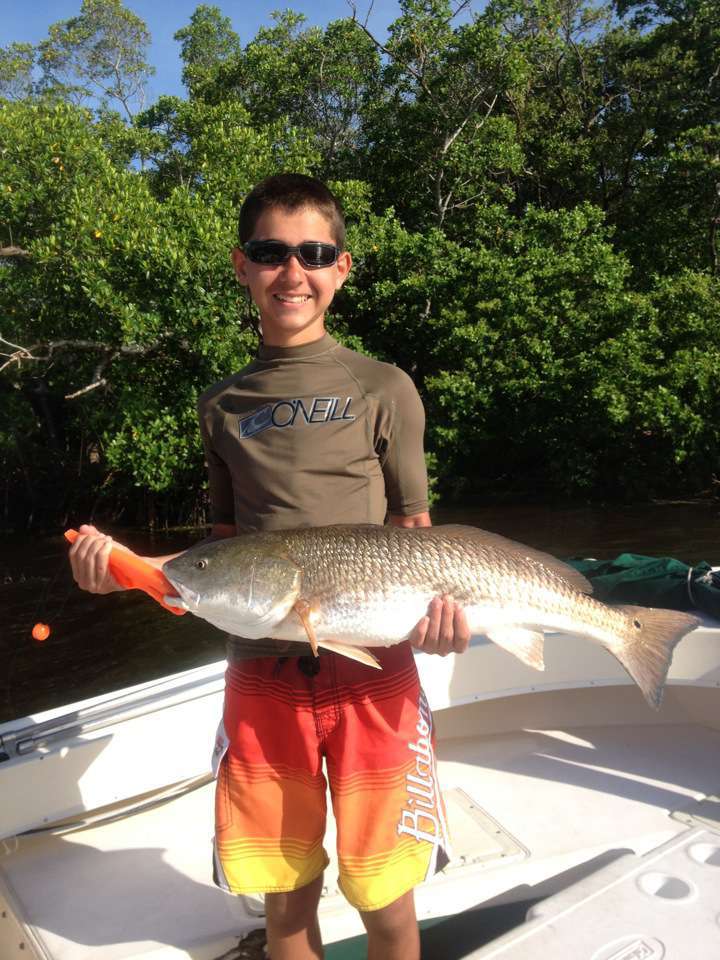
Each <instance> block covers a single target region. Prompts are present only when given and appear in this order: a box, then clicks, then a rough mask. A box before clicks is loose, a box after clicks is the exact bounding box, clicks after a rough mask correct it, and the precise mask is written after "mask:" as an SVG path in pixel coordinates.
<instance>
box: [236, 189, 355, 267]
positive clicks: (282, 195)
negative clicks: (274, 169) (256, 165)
mask: <svg viewBox="0 0 720 960" xmlns="http://www.w3.org/2000/svg"><path fill="white" fill-rule="evenodd" d="M304 207H309V208H310V209H312V210H317V212H318V213H320V214H322V216H323V217H325V219H326V220H327V222H328V223H329V224H330V229H331V231H332V235H333V237H334V239H335V245H336V246H337V247H339V248H340V250H344V249H345V216H344V214H343V209H342V207H341V206H340V202H339V200H338V199H337V197H336V196H335V195H334V194H333V193H332V192H331V191H330V190H329V189H328V188H327V187H326V186H325V184H324V183H323V182H322V181H321V180H317V179H316V178H315V177H308V176H306V175H305V174H303V173H279V174H275V175H274V176H272V177H266V178H265V179H264V180H261V181H260V183H258V184H256V186H254V187H253V189H252V190H251V191H250V193H249V194H248V195H247V197H245V200H244V201H243V205H242V206H241V207H240V217H239V220H238V236H239V238H240V244H241V245H242V244H244V243H247V241H248V240H250V239H251V238H252V235H253V233H254V232H255V225H256V224H257V222H258V220H259V219H260V216H261V215H262V214H263V213H264V212H265V210H271V209H277V208H280V209H282V210H288V211H294V210H302V209H303V208H304ZM308 239H310V238H308Z"/></svg>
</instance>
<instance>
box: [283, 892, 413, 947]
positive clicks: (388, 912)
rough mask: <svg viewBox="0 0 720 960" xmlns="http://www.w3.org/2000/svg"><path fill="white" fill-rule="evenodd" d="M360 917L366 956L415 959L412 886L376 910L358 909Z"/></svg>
mask: <svg viewBox="0 0 720 960" xmlns="http://www.w3.org/2000/svg"><path fill="white" fill-rule="evenodd" d="M360 917H361V919H362V922H363V923H364V924H365V929H366V930H367V935H368V954H367V955H368V960H419V958H420V932H419V930H418V925H417V919H416V917H415V899H414V896H413V891H412V890H408V892H407V893H404V894H403V895H402V896H401V897H398V899H397V900H395V901H394V902H393V903H389V904H388V905H387V906H386V907H382V908H381V909H380V910H370V911H367V912H362V911H361V912H360ZM273 960H274V958H273Z"/></svg>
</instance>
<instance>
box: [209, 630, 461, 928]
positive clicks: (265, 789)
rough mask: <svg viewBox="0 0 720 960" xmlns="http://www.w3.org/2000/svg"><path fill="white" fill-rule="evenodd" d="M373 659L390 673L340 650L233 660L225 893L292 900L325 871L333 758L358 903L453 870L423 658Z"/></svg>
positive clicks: (224, 771)
mask: <svg viewBox="0 0 720 960" xmlns="http://www.w3.org/2000/svg"><path fill="white" fill-rule="evenodd" d="M373 653H374V654H375V655H376V656H377V658H378V660H379V661H380V662H381V664H382V667H383V669H382V671H379V670H374V669H372V668H371V667H368V666H366V665H364V664H360V663H357V662H355V661H353V660H349V659H348V658H347V657H343V656H338V655H336V654H333V653H330V654H326V655H323V656H321V657H319V658H307V657H304V658H297V657H296V658H288V659H286V660H278V659H277V658H271V657H265V658H261V659H255V660H246V661H239V662H237V663H230V664H229V666H228V670H227V674H226V691H225V708H224V716H223V725H224V734H225V737H226V740H225V742H224V743H223V742H220V743H219V744H218V745H217V754H218V758H220V756H221V759H220V762H219V766H218V770H217V789H216V798H215V857H214V860H215V871H214V873H215V881H216V883H217V884H218V885H219V886H221V887H223V889H225V890H228V891H229V892H231V893H239V894H250V893H280V892H287V891H291V890H297V889H299V888H301V887H303V886H305V885H306V884H308V883H310V882H312V881H313V880H314V879H316V877H318V876H319V875H320V874H321V873H322V872H323V870H324V869H325V867H326V866H327V864H328V862H329V859H328V856H327V853H326V851H325V849H324V847H323V837H324V834H325V818H326V812H327V810H326V780H325V775H324V772H323V760H324V761H325V769H326V771H327V778H328V781H329V785H330V795H331V797H332V805H333V812H334V815H335V820H336V823H337V853H338V868H339V883H340V889H341V890H342V892H343V894H344V895H345V897H346V898H347V900H348V901H349V902H350V903H351V904H352V905H353V906H354V907H356V908H357V909H358V910H362V911H368V910H377V909H380V908H381V907H384V906H386V905H387V904H389V903H392V902H393V901H394V900H396V899H397V898H398V897H400V896H401V895H402V894H404V893H406V892H407V891H408V890H411V889H412V888H413V887H415V886H417V884H418V883H421V882H422V881H424V880H427V879H429V878H430V877H431V876H432V875H433V874H434V873H435V872H436V871H438V870H441V869H442V868H443V867H444V866H445V865H446V864H447V862H448V860H449V842H448V833H447V826H446V816H445V810H444V806H443V801H442V798H441V795H440V789H439V786H438V780H437V770H436V761H435V749H434V732H433V722H432V715H431V713H430V710H429V708H428V705H427V700H426V698H425V695H424V693H423V691H422V688H421V687H420V681H419V678H418V674H417V668H416V666H415V660H414V657H413V654H412V650H411V648H410V645H409V644H408V643H402V644H398V645H397V646H395V647H390V648H387V649H386V648H381V649H374V650H373ZM308 668H309V669H308ZM314 670H317V671H318V672H317V673H316V674H315V675H314V676H312V675H308V674H309V673H312V671H314ZM303 671H305V672H303ZM221 741H222V738H221ZM225 748H226V749H225Z"/></svg>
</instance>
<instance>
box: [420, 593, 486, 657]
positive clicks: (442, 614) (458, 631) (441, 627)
mask: <svg viewBox="0 0 720 960" xmlns="http://www.w3.org/2000/svg"><path fill="white" fill-rule="evenodd" d="M470 637H471V633H470V628H469V627H468V624H467V620H466V619H465V611H464V610H463V608H462V607H461V606H459V605H458V604H456V603H455V601H454V600H453V598H452V597H435V599H434V600H433V601H432V602H431V603H430V606H429V608H428V613H427V616H426V617H423V618H422V620H420V622H419V623H418V624H417V625H416V626H415V627H414V628H413V631H412V633H411V634H410V636H409V638H408V639H409V640H410V643H411V645H412V646H413V647H416V648H417V649H418V650H423V651H424V652H425V653H439V654H440V656H441V657H445V656H447V655H448V653H464V652H465V651H466V650H467V648H468V644H469V643H470Z"/></svg>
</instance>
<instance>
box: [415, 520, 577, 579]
mask: <svg viewBox="0 0 720 960" xmlns="http://www.w3.org/2000/svg"><path fill="white" fill-rule="evenodd" d="M422 529H426V530H434V531H435V532H436V533H437V532H440V531H447V533H449V534H451V535H452V536H454V537H457V536H464V537H469V538H471V539H473V540H477V541H478V542H480V543H483V544H484V545H486V546H488V547H495V548H496V549H497V550H502V551H503V552H504V553H509V554H512V555H513V556H515V557H519V558H520V559H525V560H530V561H531V562H533V563H539V564H541V565H542V566H543V567H545V569H546V570H549V571H551V572H552V573H554V574H555V576H556V577H560V578H561V579H562V580H564V581H565V582H566V583H568V584H569V585H570V586H571V587H573V588H574V589H575V590H577V591H579V592H580V593H592V592H593V588H592V584H591V583H590V581H589V580H588V579H587V578H586V577H584V576H583V575H582V574H581V573H580V572H579V571H578V570H575V568H574V567H570V566H568V564H567V563H563V561H562V560H558V558H557V557H553V556H552V554H550V553H545V552H544V551H543V550H536V549H535V547H528V546H527V544H525V543H519V542H518V541H517V540H511V539H510V538H509V537H503V536H502V534H500V533H491V531H489V530H482V529H481V528H480V527H471V526H468V525H466V524H460V523H447V524H441V525H439V526H437V527H424V528H422Z"/></svg>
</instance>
